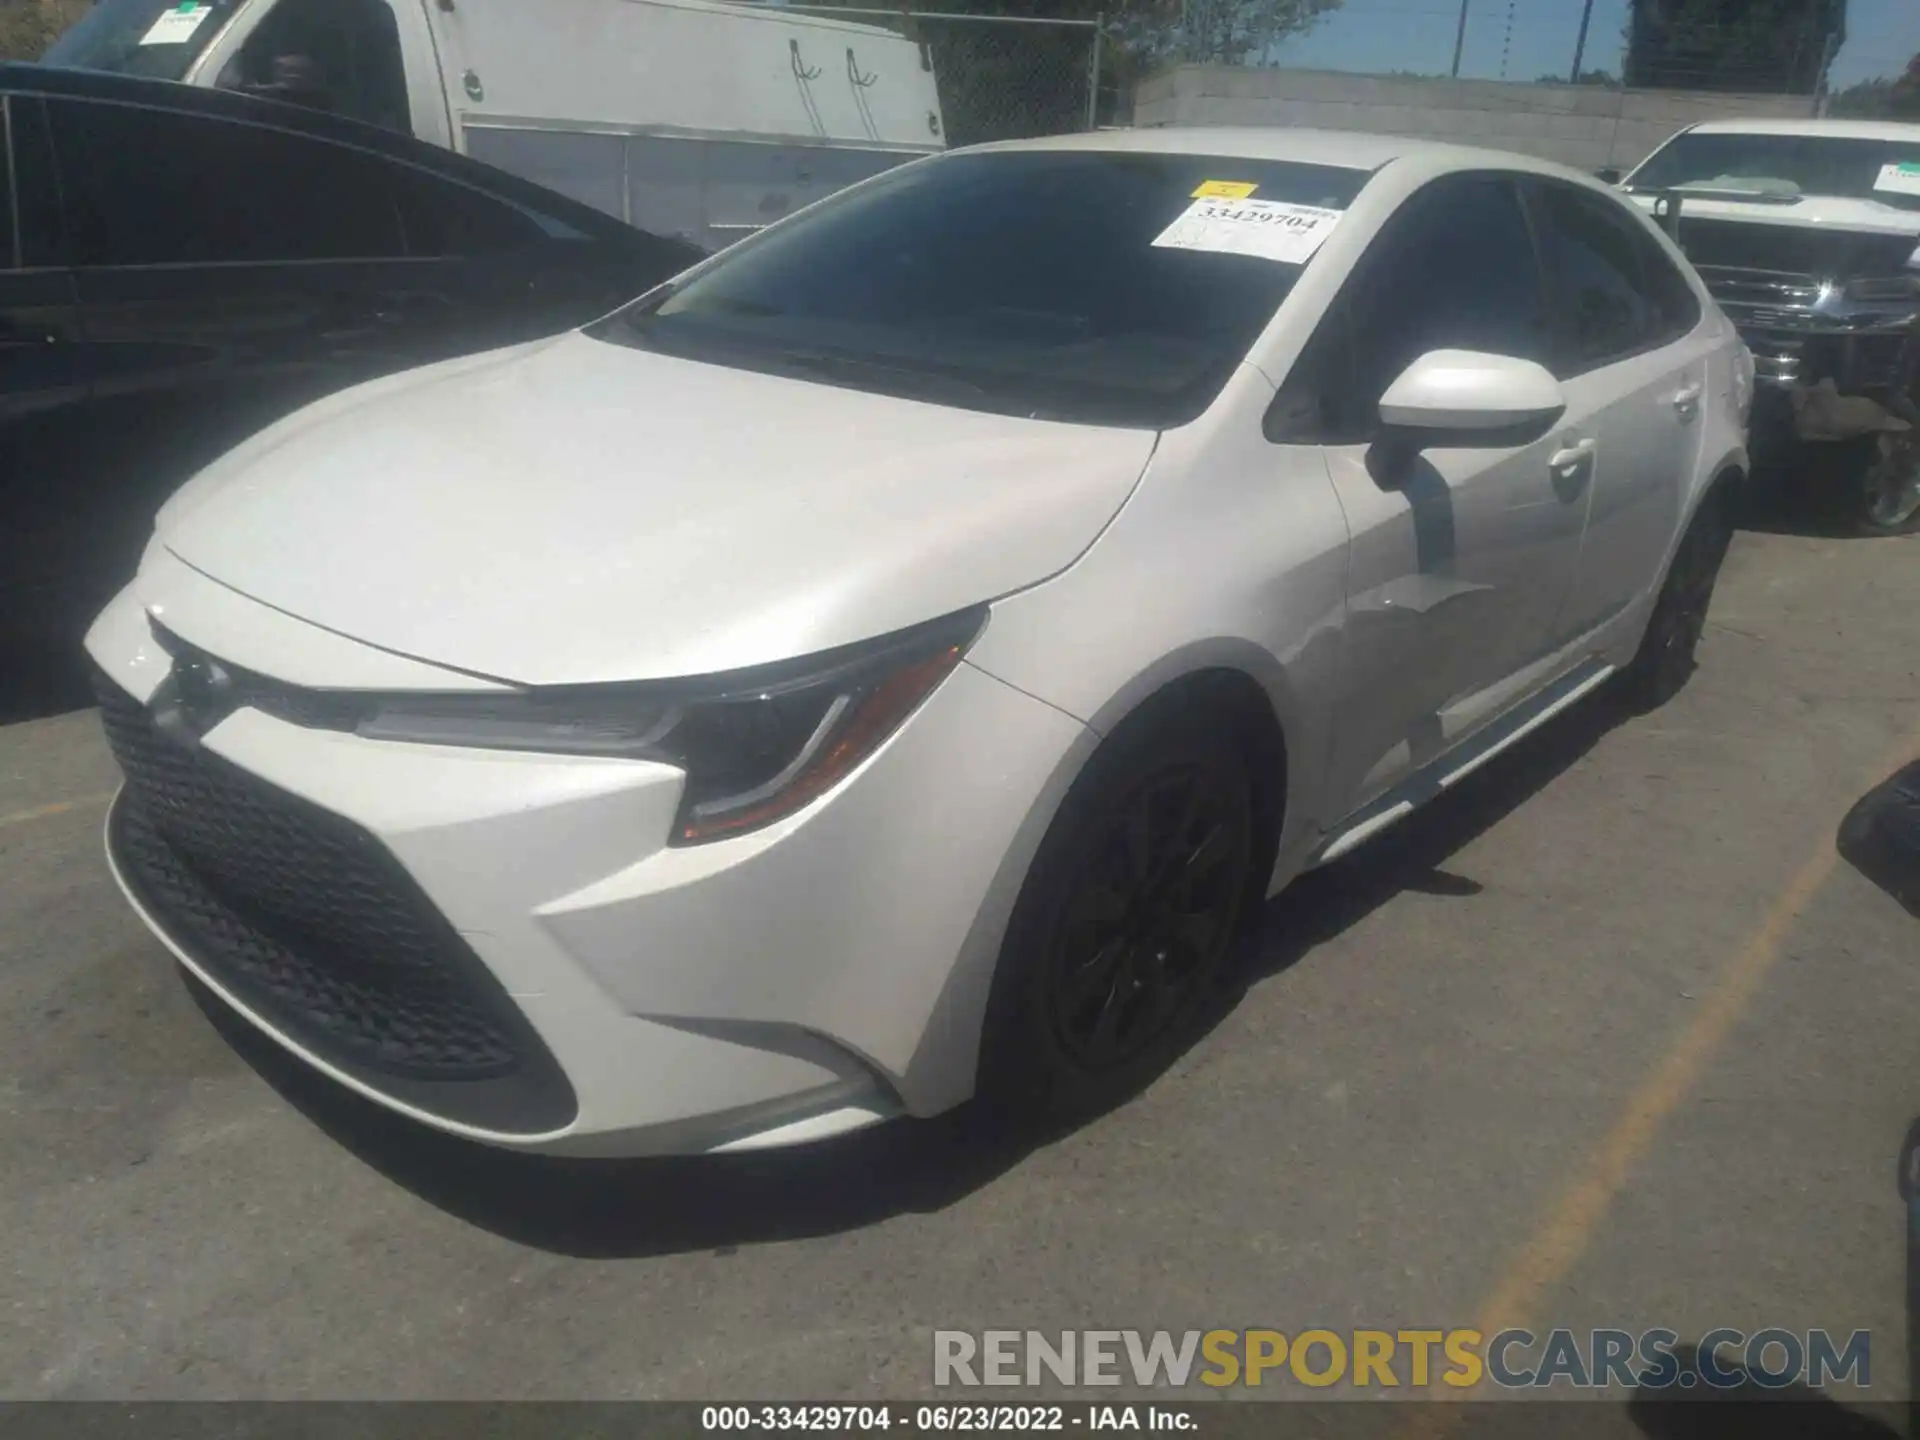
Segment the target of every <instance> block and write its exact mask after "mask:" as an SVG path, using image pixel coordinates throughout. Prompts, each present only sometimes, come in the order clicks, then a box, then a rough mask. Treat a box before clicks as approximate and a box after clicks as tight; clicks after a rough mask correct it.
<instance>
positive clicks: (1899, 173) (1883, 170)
mask: <svg viewBox="0 0 1920 1440" xmlns="http://www.w3.org/2000/svg"><path fill="white" fill-rule="evenodd" d="M1873 188H1874V189H1876V190H1886V191H1889V192H1891V193H1892V194H1895V195H1920V163H1915V162H1914V161H1911V160H1908V161H1905V162H1902V163H1900V164H1895V165H1882V166H1881V167H1880V178H1879V179H1878V180H1875V181H1874V182H1873Z"/></svg>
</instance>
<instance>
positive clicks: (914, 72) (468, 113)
mask: <svg viewBox="0 0 1920 1440" xmlns="http://www.w3.org/2000/svg"><path fill="white" fill-rule="evenodd" d="M44 63H46V64H49V65H65V66H74V67H78V68H82V69H95V70H114V71H120V72H123V73H128V74H137V75H147V76H155V77H160V78H164V79H170V80H178V81H182V82H184V83H186V84H189V85H206V86H214V87H218V88H223V89H232V90H244V91H249V92H251V93H255V94H264V95H270V96H278V97H280V98H283V99H286V100H290V101H293V102H295V103H300V104H308V105H316V106H319V107H321V108H324V109H329V110H333V111H336V112H339V113H342V114H347V115H351V116H354V117H355V118H357V119H361V120H366V121H371V122H372V123H375V124H379V125H385V126H388V127H389V128H393V129H398V130H404V131H407V132H409V133H411V134H413V135H416V136H418V137H419V138H421V139H423V140H427V141H430V142H432V143H434V144H438V145H444V146H447V147H449V148H451V149H454V150H458V151H460V152H462V153H464V154H467V155H471V156H473V157H474V158H475V159H477V160H483V161H486V162H488V163H489V164H493V165H498V166H499V167H501V168H502V169H504V170H510V171H512V172H514V173H515V174H518V175H522V176H524V177H526V178H527V179H530V180H533V181H535V182H537V183H539V184H542V185H545V186H547V187H548V188H550V189H553V190H557V191H559V192H560V193H562V194H564V195H569V196H572V197H573V198H575V199H577V200H581V201H584V202H585V203H587V204H590V205H593V206H595V207H597V208H599V209H601V210H603V211H606V212H607V213H609V214H612V215H616V216H618V217H620V218H621V219H623V220H625V221H627V222H628V223H629V224H632V225H637V226H640V227H641V228H642V229H647V230H652V231H655V232H657V233H660V234H668V235H680V236H683V237H684V238H686V239H689V240H692V241H694V242H696V243H698V244H701V245H705V246H707V247H708V248H717V247H719V246H721V245H725V244H728V243H731V242H732V241H734V240H737V239H739V238H740V237H741V236H742V235H744V234H746V233H748V232H750V231H752V230H756V229H759V228H760V227H761V226H763V225H766V224H768V223H770V222H771V221H773V220H776V219H778V218H779V217H780V216H782V215H784V214H786V213H787V212H789V211H791V210H795V209H798V208H800V207H801V206H802V205H805V204H808V203H809V202H811V201H813V200H816V199H819V198H820V197H821V196H824V195H827V194H831V193H832V192H833V191H835V190H838V189H840V188H841V187H843V186H846V185H849V184H852V183H853V182H854V181H856V180H861V179H864V178H866V177H867V176H869V175H872V174H875V173H877V172H879V171H881V170H884V169H887V168H888V167H890V166H893V165H896V164H898V163H900V162H901V161H902V160H906V159H911V158H912V157H914V156H916V155H920V154H925V153H928V152H932V151H937V150H940V149H942V148H944V146H945V132H944V126H943V123H942V118H941V114H940V100H939V95H938V93H937V91H936V88H935V84H934V74H933V67H932V60H931V55H930V52H929V51H928V50H927V49H926V47H924V46H923V45H920V44H917V43H915V42H914V41H913V40H911V39H908V38H906V37H905V36H902V35H898V34H895V33H894V32H892V31H890V30H886V29H883V28H880V27H876V26H872V25H856V24H851V23H848V22H846V21H840V20H833V19H826V18H821V17H818V16H812V15H800V14H796V13H794V12H791V11H784V10H781V9H778V8H754V7H749V6H745V5H733V4H727V3H723V0H99V3H98V4H96V5H95V7H94V8H93V10H91V11H90V12H89V13H88V14H87V15H85V16H84V17H82V19H81V20H80V21H79V22H78V23H76V24H75V25H74V27H73V28H72V29H71V30H69V31H68V32H67V33H66V34H65V35H64V36H62V37H61V38H60V39H59V40H57V41H56V42H55V43H54V45H53V47H52V48H51V49H50V50H49V51H48V52H47V54H46V56H45V57H44Z"/></svg>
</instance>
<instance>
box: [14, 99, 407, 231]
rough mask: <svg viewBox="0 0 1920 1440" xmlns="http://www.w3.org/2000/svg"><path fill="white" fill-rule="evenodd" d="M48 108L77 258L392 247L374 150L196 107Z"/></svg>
mask: <svg viewBox="0 0 1920 1440" xmlns="http://www.w3.org/2000/svg"><path fill="white" fill-rule="evenodd" d="M50 108H51V110H52V113H53V133H54V144H55V148H56V149H57V151H58V153H59V156H60V170H61V176H62V179H63V180H64V182H65V193H66V197H67V212H68V222H69V225H70V227H71V229H72V232H73V240H74V250H75V256H76V260H77V262H78V263H80V264H83V265H169V264H193V263H199V264H210V263H235V262H255V263H259V262H269V261H292V260H346V259H364V258H373V257H378V256H391V255H399V254H401V253H403V251H402V245H401V235H400V226H399V221H398V217H397V216H396V214H395V212H394V208H393V202H392V199H391V197H390V196H389V194H388V191H387V187H386V184H385V173H384V172H385V167H384V166H383V165H382V163H381V162H380V161H379V160H378V159H376V158H375V157H373V156H370V155H366V154H363V153H361V152H359V151H356V150H352V149H349V148H347V147H346V146H342V145H333V144H329V143H326V142H324V141H319V140H314V139H310V138H308V137H306V136H302V135H295V134H291V133H289V132H286V131H281V130H271V129H267V128H265V127H263V126H258V125H248V124H241V123H236V122H232V121H224V120H216V119H210V118H208V117H205V116H199V115H182V114H176V113H173V112H171V111H165V110H148V109H142V108H138V107H134V106H128V105H108V104H96V103H85V102H77V101H70V100H56V101H53V102H52V104H51V106H50Z"/></svg>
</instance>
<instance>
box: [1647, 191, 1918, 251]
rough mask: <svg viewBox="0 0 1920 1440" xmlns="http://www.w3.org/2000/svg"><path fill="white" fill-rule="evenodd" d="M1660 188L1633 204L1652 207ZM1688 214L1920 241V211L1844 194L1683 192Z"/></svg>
mask: <svg viewBox="0 0 1920 1440" xmlns="http://www.w3.org/2000/svg"><path fill="white" fill-rule="evenodd" d="M1658 194H1659V192H1657V191H1651V190H1642V191H1635V192H1633V194H1632V195H1631V197H1630V198H1631V199H1632V200H1633V202H1634V203H1635V204H1636V205H1638V206H1639V207H1640V208H1641V209H1643V210H1647V211H1651V210H1652V209H1653V207H1654V202H1655V200H1656V199H1657V198H1658ZM1680 194H1681V196H1682V198H1683V200H1684V202H1685V204H1684V208H1683V211H1682V214H1683V215H1685V216H1702V217H1710V218H1712V219H1715V220H1732V221H1745V222H1748V223H1752V224H1760V225H1781V226H1789V227H1794V228H1804V229H1808V230H1837V231H1846V232H1851V233H1857V234H1863V235H1887V236H1907V237H1909V238H1911V239H1916V240H1920V210H1902V209H1897V208H1895V207H1894V206H1892V205H1882V204H1881V203H1880V202H1879V201H1877V200H1856V199H1853V198H1851V197H1849V196H1844V195H1802V196H1800V197H1798V198H1797V199H1794V200H1789V201H1784V202H1780V201H1763V200H1751V201H1749V200H1733V199H1728V198H1726V197H1725V196H1724V195H1722V194H1688V193H1687V192H1686V191H1685V190H1684V189H1683V190H1682V191H1681V192H1680Z"/></svg>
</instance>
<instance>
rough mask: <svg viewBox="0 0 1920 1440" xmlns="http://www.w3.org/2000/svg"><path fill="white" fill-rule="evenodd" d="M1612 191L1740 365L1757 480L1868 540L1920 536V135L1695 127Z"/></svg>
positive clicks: (1824, 126)
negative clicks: (1825, 507) (1683, 268)
mask: <svg viewBox="0 0 1920 1440" xmlns="http://www.w3.org/2000/svg"><path fill="white" fill-rule="evenodd" d="M1619 184H1620V185H1621V187H1622V188H1624V189H1625V190H1626V191H1628V193H1629V194H1630V195H1631V196H1632V197H1633V198H1634V200H1635V201H1637V202H1638V203H1639V204H1641V205H1643V206H1644V207H1646V208H1647V209H1649V210H1651V211H1652V212H1653V213H1654V214H1655V215H1656V216H1657V217H1658V218H1659V219H1660V220H1661V222H1662V223H1663V224H1665V225H1666V226H1667V228H1668V230H1669V231H1670V233H1672V234H1673V235H1674V238H1675V239H1676V240H1677V241H1678V242H1679V244H1680V247H1681V249H1683V250H1684V251H1685V252H1686V254H1687V257H1688V258H1689V259H1690V260H1692V261H1693V264H1694V267H1695V269H1697V270H1698V271H1699V272H1700V276H1701V278H1702V279H1703V280H1705V281H1706V283H1707V287H1708V288H1709V289H1710V290H1711V291H1712V292H1713V294H1714V296H1715V298H1716V299H1718V300H1719V302H1720V306H1721V308H1722V309H1723V310H1725V311H1726V312H1727V315H1728V317H1729V318H1730V319H1732V321H1733V322H1734V324H1735V325H1737V326H1738V327H1739V329H1740V333H1741V335H1742V337H1743V338H1744V339H1745V340H1746V342H1747V347H1748V348H1749V349H1750V350H1751V351H1752V352H1753V357H1754V373H1755V384H1756V394H1755V399H1754V412H1753V422H1752V425H1753V432H1752V440H1751V447H1752V450H1753V456H1754V462H1755V467H1756V470H1772V471H1774V472H1775V473H1777V474H1780V475H1783V476H1786V477H1789V478H1791V479H1793V480H1794V481H1796V482H1799V483H1807V484H1814V485H1818V486H1821V487H1824V488H1827V489H1828V490H1830V491H1832V490H1835V489H1837V491H1838V493H1837V494H1835V496H1834V498H1835V499H1837V500H1839V501H1840V502H1841V503H1842V504H1843V505H1844V506H1845V508H1846V511H1847V513H1848V514H1849V515H1850V516H1851V518H1852V519H1853V520H1854V522H1855V523H1856V524H1857V525H1858V527H1859V528H1860V529H1862V530H1864V531H1866V532H1868V533H1873V534H1895V533H1900V532H1903V531H1906V530H1909V529H1912V528H1914V527H1915V525H1916V524H1917V523H1920V405H1917V403H1916V402H1920V124H1898V123H1891V122H1880V121H1849V120H1728V121H1717V122H1713V123H1709V124H1702V125H1696V126H1693V127H1692V128H1690V129H1687V130H1683V131H1681V132H1680V133H1679V134H1677V135H1675V136H1674V137H1673V138H1672V139H1670V140H1668V141H1667V142H1666V144H1664V145H1662V146H1661V147H1660V148H1659V149H1658V150H1656V151H1654V153H1653V154H1652V155H1650V156H1648V157H1647V159H1646V160H1644V161H1643V162H1642V163H1641V164H1640V165H1639V167H1638V168H1636V169H1635V170H1634V171H1633V172H1632V173H1631V174H1629V175H1627V176H1626V177H1625V178H1624V179H1622V180H1621V181H1620V182H1619Z"/></svg>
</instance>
